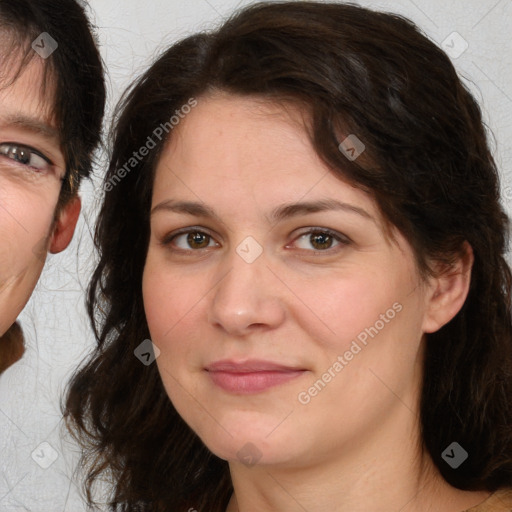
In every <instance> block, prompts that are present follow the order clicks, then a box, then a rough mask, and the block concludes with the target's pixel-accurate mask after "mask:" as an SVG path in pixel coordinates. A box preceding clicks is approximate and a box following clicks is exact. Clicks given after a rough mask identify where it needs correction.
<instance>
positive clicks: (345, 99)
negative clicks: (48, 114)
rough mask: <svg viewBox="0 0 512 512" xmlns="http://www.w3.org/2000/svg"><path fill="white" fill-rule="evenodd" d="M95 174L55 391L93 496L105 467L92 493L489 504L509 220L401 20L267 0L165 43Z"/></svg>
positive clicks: (186, 500) (476, 129)
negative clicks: (63, 391) (89, 260)
mask: <svg viewBox="0 0 512 512" xmlns="http://www.w3.org/2000/svg"><path fill="white" fill-rule="evenodd" d="M105 190H106V196H105V200H104V204H103V207H102V210H101V213H100V218H99V225H98V228H97V237H96V238H97V245H98V249H99V252H100V262H99V265H98V267H97V269H96V271H95V274H94V277H93V280H92V284H91V287H90V293H89V313H90V316H91V319H92V322H93V325H94V326H95V330H96V336H97V341H98V346H97V349H96V351H95V352H94V354H93V355H92V357H91V359H90V360H89V361H88V362H87V364H86V365H85V366H84V367H83V368H82V369H81V370H80V372H79V373H78V374H77V375H76V376H75V377H74V379H73V381H72V383H71V387H70V390H69V395H68V398H67V418H68V422H69V424H70V426H71V428H72V429H73V430H74V432H75V434H76V436H77V437H78V438H79V440H80V441H81V442H82V443H83V444H84V448H85V453H84V462H85V463H86V467H87V469H88V478H87V490H88V499H89V501H93V499H94V498H93V494H92V486H93V485H94V483H95V482H96V481H97V480H98V479H100V478H101V477H103V476H106V475H109V476H110V477H111V478H112V479H113V494H112V496H111V499H110V500H109V504H110V508H111V510H166V511H170V510H172V511H187V510H188V511H191V510H204V511H222V512H224V511H229V512H232V511H236V510H238V511H240V512H246V511H252V510H258V511H267V510H283V511H295V510H308V511H310V512H313V511H318V510H326V509H330V510H336V511H342V512H345V511H351V512H354V511H360V510H361V511H362V510H364V511H368V510H375V511H377V510H378V511H391V510H401V511H408V512H412V511H414V512H417V511H426V510H435V511H437V512H440V511H441V512H450V511H451V512H460V511H462V510H467V509H471V510H473V507H476V508H474V510H479V511H483V510H494V509H496V510H508V508H505V507H509V508H510V505H511V500H510V494H509V493H508V492H507V489H510V487H511V486H512V429H511V426H512V409H511V404H510V397H511V396H512V382H511V369H512V339H511V334H512V331H511V318H510V284H511V275H510V269H509V267H508V266H507V264H506V262H505V260H504V258H503V253H504V251H505V248H506V247H505V244H506V236H507V229H508V219H507V217H506V215H505V214H504V213H503V210H502V208H501V206H500V204H499V186H498V176H497V170H496V167H495V164H494V161H493V159H492V156H491V154H490V152H489V149H488V146H487V142H486V138H485V132H484V129H483V127H482V120H481V116H480V111H479V108H478V106H477V104H476V103H475V101H474V99H473V98H472V97H471V95H470V94H469V93H468V92H467V90H466V89H465V88H464V86H463V85H462V84H461V82H460V80H459V79H458V77H457V75H456V73H455V71H454V68H453V66H452V65H451V63H450V60H449V59H448V58H447V56H446V55H445V54H444V53H443V52H442V51H441V50H439V49H438V48H437V47H436V46H435V45H434V44H432V43H431V42H430V41H429V40H428V39H426V38H425V37H424V36H423V35H421V34H420V33H419V31H418V30H417V29H416V27H415V26H414V25H413V24H412V23H410V22H409V21H407V20H405V19H403V18H401V17H398V16H394V15H390V14H384V13H377V12H372V11H370V10H367V9H363V8H360V7H357V6H353V5H343V4H330V3H322V4H319V3H311V2H290V3H275V2H272V3H268V4H258V5H255V6H252V7H249V8H247V9H244V10H242V11H241V12H240V13H238V14H237V15H235V16H234V17H233V18H231V19H230V20H228V21H227V22H225V23H224V24H223V26H222V27H221V28H220V29H218V30H217V31H215V32H212V33H202V34H197V35H195V36H193V37H189V38H187V39H185V40H183V41H181V42H180V43H178V44H176V45H175V46H173V47H171V48H170V49H169V50H168V51H167V52H165V53H164V54H163V55H162V56H161V57H160V58H159V59H158V60H157V61H156V62H155V63H154V64H153V65H152V66H151V68H150V69H149V70H148V71H147V72H146V73H145V75H144V76H143V77H142V78H141V79H140V80H138V81H137V83H136V84H135V85H134V86H133V87H132V89H131V91H130V92H129V94H128V95H127V96H126V97H125V99H124V101H123V102H122V104H121V106H120V110H119V114H118V116H117V119H116V126H115V131H114V141H113V152H112V156H111V163H110V168H109V172H108V175H107V177H106V178H105ZM468 218H470V219H471V221H470V222H468ZM149 339H151V340H152V343H151V342H150V341H149ZM155 358H156V364H153V361H154V360H155Z"/></svg>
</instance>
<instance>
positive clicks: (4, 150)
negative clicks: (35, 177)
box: [0, 142, 52, 171]
mask: <svg viewBox="0 0 512 512" xmlns="http://www.w3.org/2000/svg"><path fill="white" fill-rule="evenodd" d="M0 155H2V156H4V157H6V158H8V159H10V160H14V161H15V162H17V163H19V164H22V165H24V166H26V167H31V168H32V169H35V170H36V171H46V170H49V169H50V167H51V166H52V162H51V161H50V159H49V158H47V157H46V156H44V155H43V154H42V153H40V152H39V151H37V150H36V149H34V148H31V147H29V146H25V145H23V144H16V143H14V142H4V143H2V144H0Z"/></svg>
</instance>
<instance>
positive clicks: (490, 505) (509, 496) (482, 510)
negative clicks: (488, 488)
mask: <svg viewBox="0 0 512 512" xmlns="http://www.w3.org/2000/svg"><path fill="white" fill-rule="evenodd" d="M464 512H512V489H501V490H498V491H496V492H494V493H493V494H491V495H490V496H489V497H488V498H487V499H486V500H485V501H484V502H483V503H480V505H477V506H476V507H473V508H470V509H468V510H465V511H464Z"/></svg>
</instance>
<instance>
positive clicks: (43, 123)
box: [0, 58, 80, 371]
mask: <svg viewBox="0 0 512 512" xmlns="http://www.w3.org/2000/svg"><path fill="white" fill-rule="evenodd" d="M42 69H43V68H42V64H41V61H40V60H39V59H38V58H36V59H34V60H33V61H31V63H30V65H29V66H28V67H26V68H25V69H24V71H23V73H22V74H21V75H20V76H19V77H18V78H17V80H16V81H15V82H14V83H13V84H10V85H9V82H7V81H4V82H3V83H4V86H3V87H2V88H1V89H0V238H1V240H2V244H1V246H0V336H2V337H3V338H0V371H3V370H4V369H5V368H6V367H7V366H9V365H10V364H12V363H13V362H15V360H17V359H19V358H20V357H21V355H22V354H23V345H22V343H23V340H22V336H21V332H19V330H18V329H17V328H16V327H12V328H11V326H12V325H13V324H14V322H15V320H16V318H17V316H18V315H19V313H20V312H21V310H22V309H23V307H24V306H25V304H26V303H27V301H28V299H29V297H30V295H31V293H32V291H33V290H34V287H35V285H36V283H37V280H38V278H39V276H40V274H41V271H42V269H43V266H44V262H45V259H46V255H47V252H48V251H51V252H52V253H57V252H60V251H62V250H64V249H65V248H66V247H67V246H68V244H69V242H70V241H71V239H72V236H73V232H74V229H75V226H76V222H77V220H78V216H79V213H80V199H79V198H78V197H76V198H74V199H72V200H71V201H69V202H68V203H67V204H66V205H65V206H64V207H63V208H61V209H60V211H59V212H58V215H56V207H57V201H58V198H59V194H60V188H61V180H62V178H63V177H64V175H65V161H64V156H63V154H62V150H61V147H60V142H59V136H58V131H57V127H56V124H55V120H54V119H52V117H51V115H50V113H51V110H52V108H53V93H52V91H51V89H52V88H51V87H49V88H48V89H47V94H46V95H43V94H42V92H41V89H42V80H43V74H42ZM20 146H25V147H24V148H23V147H20ZM20 152H22V153H20ZM20 155H22V156H20ZM45 159H48V160H49V161H50V162H51V163H49V162H47V161H46V160H45ZM9 329H10V330H9Z"/></svg>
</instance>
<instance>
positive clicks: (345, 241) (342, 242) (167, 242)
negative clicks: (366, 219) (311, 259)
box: [161, 227, 352, 254]
mask: <svg viewBox="0 0 512 512" xmlns="http://www.w3.org/2000/svg"><path fill="white" fill-rule="evenodd" d="M190 233H195V234H201V235H205V236H207V237H209V239H210V240H209V242H210V241H211V240H214V237H213V236H212V235H210V234H209V233H207V232H206V231H203V230H201V229H198V228H185V229H182V230H179V231H177V232H175V233H171V234H169V235H168V236H166V237H165V238H164V239H163V240H162V242H161V244H162V245H163V246H165V247H169V246H171V245H172V242H173V241H174V240H176V238H178V237H180V236H182V235H188V234H190ZM313 234H320V235H327V236H330V237H332V238H333V239H334V240H335V241H336V242H338V245H336V246H334V247H329V248H328V249H324V250H322V249H316V250H315V249H311V250H310V249H299V250H301V251H306V252H308V253H318V254H331V253H332V252H334V251H337V250H340V249H341V248H342V247H344V246H348V245H350V244H351V243H352V240H350V239H349V238H348V237H347V236H345V235H342V234H340V233H337V232H335V231H332V230H330V229H328V228H317V227H315V228H309V229H308V230H307V231H304V232H302V233H300V234H299V235H298V236H297V237H295V238H294V240H293V241H296V240H299V239H301V238H303V237H307V236H308V235H310V236H311V235H313ZM288 245H289V244H288ZM288 245H287V246H286V247H288ZM206 249H211V247H205V248H200V249H180V248H173V250H175V251H176V252H182V253H192V252H195V253H198V252H200V251H203V250H206Z"/></svg>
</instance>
